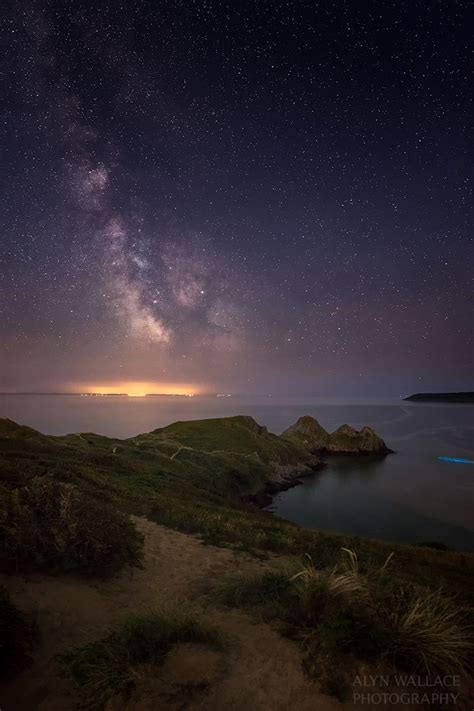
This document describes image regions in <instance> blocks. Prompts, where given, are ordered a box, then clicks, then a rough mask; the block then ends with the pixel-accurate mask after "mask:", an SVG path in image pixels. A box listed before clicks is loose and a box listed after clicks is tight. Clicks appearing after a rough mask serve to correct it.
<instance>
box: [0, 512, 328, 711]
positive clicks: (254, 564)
mask: <svg viewBox="0 0 474 711" xmlns="http://www.w3.org/2000/svg"><path fill="white" fill-rule="evenodd" d="M136 521H137V525H138V527H139V528H140V530H141V531H142V532H143V533H144V535H145V565H144V569H143V570H136V571H133V572H129V571H127V572H124V573H122V574H121V575H120V576H118V577H116V578H114V579H112V580H109V581H106V582H103V581H93V582H90V581H89V582H87V581H84V580H83V579H80V578H72V577H65V576H64V577H61V576H59V577H44V576H39V575H33V576H28V578H24V577H20V576H0V583H1V584H4V585H6V587H7V588H8V589H9V591H10V593H11V595H12V598H13V599H14V601H15V602H16V604H17V605H18V606H19V607H20V608H21V609H23V610H25V611H28V612H35V613H36V615H37V620H38V624H39V628H40V631H41V643H40V646H39V649H38V650H37V651H36V653H35V658H34V664H33V666H32V667H30V668H29V669H27V670H26V671H25V672H23V673H22V674H21V675H19V676H18V677H17V678H16V679H15V680H14V681H13V682H11V683H10V684H9V685H7V686H6V688H4V689H3V690H1V692H0V707H1V710H2V711H17V710H18V709H21V711H29V710H30V709H31V710H33V709H35V710H39V711H69V709H73V708H74V707H75V700H74V698H72V696H71V695H70V689H69V687H66V686H65V685H64V684H63V682H61V681H59V680H57V679H56V676H55V673H54V669H55V665H54V662H53V657H54V655H55V654H57V653H58V652H60V651H62V650H64V649H67V648H68V647H71V646H73V645H76V644H79V643H82V642H84V641H86V640H89V639H96V638H97V637H99V636H101V635H102V634H103V632H104V631H105V629H106V628H107V627H108V626H110V625H111V624H112V623H114V622H115V621H116V620H117V619H119V618H120V617H121V616H123V615H124V614H126V613H127V612H130V611H137V610H144V609H152V608H159V609H160V608H163V607H164V608H166V607H167V606H170V607H175V606H176V605H178V606H179V607H185V608H186V609H193V610H196V612H198V613H201V614H203V615H204V616H205V617H206V618H207V619H208V620H209V621H210V622H212V623H213V624H215V625H216V626H218V627H219V628H220V629H221V630H222V632H223V634H224V635H225V639H226V642H227V644H226V648H225V650H224V652H222V653H221V652H219V653H217V652H213V651H210V650H207V649H202V648H193V646H189V647H187V648H186V647H180V648H175V650H174V651H172V652H171V654H170V655H169V657H168V659H167V661H166V662H165V664H164V666H163V667H161V668H160V669H158V670H157V676H156V679H155V680H154V682H153V683H151V684H148V685H147V687H146V688H145V687H144V688H143V695H142V698H141V699H140V700H139V701H138V700H137V701H135V702H133V703H132V705H131V706H128V708H132V709H137V711H152V710H153V711H155V710H156V709H164V710H168V709H169V710H170V711H171V710H173V709H176V710H177V709H180V710H183V709H190V711H191V710H195V711H211V710H212V711H219V710H220V709H225V710H226V711H231V710H235V711H240V710H241V709H242V710H244V709H245V711H249V710H250V709H251V710H252V711H270V710H271V711H273V710H275V711H280V710H281V711H283V709H296V710H299V709H301V711H306V710H309V709H322V710H323V711H324V710H326V709H327V710H328V711H330V710H332V709H336V708H340V704H338V703H337V702H336V701H335V700H333V699H331V698H329V697H327V696H323V695H321V694H319V693H318V690H317V687H316V686H315V685H314V684H313V683H311V682H310V681H309V680H308V679H307V678H306V677H305V675H304V674H303V671H302V667H301V658H300V655H299V652H298V649H297V647H296V645H294V644H293V643H292V642H290V641H288V640H285V639H283V638H281V637H280V636H279V635H278V634H277V633H276V632H275V631H273V630H272V629H271V627H269V626H268V625H266V624H258V623H255V622H254V621H252V620H251V618H250V617H248V616H247V615H246V614H244V613H243V612H241V611H239V610H229V611H226V610H222V609H217V608H216V607H214V605H213V603H212V597H211V596H209V595H208V593H209V591H210V590H211V589H212V587H213V585H215V583H216V581H217V580H218V579H219V577H221V576H223V575H228V574H231V573H235V572H238V571H244V572H255V573H256V572H258V571H259V570H263V569H264V568H265V567H266V566H267V565H268V564H267V563H265V562H262V561H258V560H256V559H254V558H251V557H249V556H245V555H241V554H236V553H234V552H233V551H230V550H227V549H223V548H216V547H214V546H205V545H203V544H202V543H201V542H200V541H199V539H198V538H197V537H194V536H189V535H186V534H183V533H179V532H177V531H173V530H171V529H168V528H165V527H163V526H159V525H157V524H154V523H152V522H151V521H147V520H145V519H137V520H136ZM109 706H110V711H115V710H117V711H118V710H119V709H120V710H121V709H124V708H125V707H124V706H123V704H122V703H121V702H119V701H113V702H111V703H110V704H109Z"/></svg>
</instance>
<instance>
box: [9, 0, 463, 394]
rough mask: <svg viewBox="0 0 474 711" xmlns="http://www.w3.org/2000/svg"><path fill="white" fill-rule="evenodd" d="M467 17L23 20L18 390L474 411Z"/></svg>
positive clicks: (112, 5)
mask: <svg viewBox="0 0 474 711" xmlns="http://www.w3.org/2000/svg"><path fill="white" fill-rule="evenodd" d="M469 6H470V3H468V2H462V1H459V2H457V1H456V0H450V1H447V0H432V1H430V2H426V0H410V1H409V2H407V1H406V0H395V1H393V2H390V1H388V0H373V1H361V0H357V1H355V0H354V2H351V1H349V0H340V1H338V2H336V1H330V0H324V1H323V0H322V1H321V2H312V1H305V0H301V1H298V0H293V1H292V2H270V1H265V0H262V1H261V2H242V1H241V0H239V2H228V1H226V0H215V1H214V0H196V1H194V2H193V1H192V0H183V1H181V2H179V1H174V2H173V1H172V0H170V1H169V2H156V1H155V2H152V1H151V0H150V1H149V2H145V1H139V0H137V1H130V2H126V1H124V2H112V0H109V2H104V1H103V0H94V2H85V1H81V0H74V1H73V0H70V2H55V1H54V0H52V1H51V2H47V1H46V2H43V1H42V0H38V1H36V0H31V1H27V0H20V1H18V0H15V2H12V3H10V4H9V5H8V3H6V4H5V3H3V4H2V10H1V12H2V15H3V20H4V22H3V23H2V30H1V38H0V39H1V47H2V55H3V57H2V60H1V77H0V79H1V87H2V88H1V90H0V98H1V101H0V108H1V113H2V117H1V126H2V132H1V151H2V171H1V180H2V185H1V194H0V201H1V203H0V221H1V233H0V234H1V239H2V243H3V248H2V256H3V258H4V259H3V260H2V261H3V266H2V272H3V277H2V281H1V297H2V299H1V300H2V317H1V335H2V343H3V348H2V350H3V356H2V360H3V361H4V362H3V364H2V383H1V387H0V389H2V390H4V391H5V390H6V391H17V390H21V391H45V390H54V391H81V390H97V389H98V388H103V389H104V388H105V389H106V390H107V389H108V390H110V389H111V388H115V389H119V390H121V391H123V389H124V387H125V389H127V387H126V386H123V384H127V386H128V389H130V388H131V389H132V390H133V387H134V386H133V385H128V384H130V383H136V382H145V383H147V384H150V385H147V386H146V387H147V389H148V390H154V391H160V390H162V391H164V390H166V389H169V390H171V391H177V392H178V391H183V392H185V391H189V392H191V391H192V392H205V391H206V392H232V393H250V394H268V393H272V394H274V395H275V394H277V395H278V394H288V393H296V394H299V395H301V394H307V395H324V396H330V395H337V396H345V395H351V396H354V395H358V396H364V395H366V394H367V395H370V396H374V395H386V394H394V395H403V394H409V393H410V392H412V391H419V390H443V389H450V390H451V389H468V388H471V389H472V379H471V376H472V373H473V372H474V344H473V327H472V326H473V323H474V308H473V301H474V299H473V273H474V272H473V266H474V265H473V259H472V257H473V240H472V231H471V229H470V228H471V227H472V213H471V211H470V210H471V206H472V200H471V197H472V192H471V190H472V188H471V184H470V180H469V179H470V173H471V165H472V157H473V156H472V154H470V143H471V140H470V139H471V138H472V135H470V122H471V118H472V113H471V112H472V105H471V90H470V86H471V79H472V77H471V75H470V61H469V60H470V31H471V29H472V20H471V18H470V17H469V16H468V10H469ZM144 387H145V386H144Z"/></svg>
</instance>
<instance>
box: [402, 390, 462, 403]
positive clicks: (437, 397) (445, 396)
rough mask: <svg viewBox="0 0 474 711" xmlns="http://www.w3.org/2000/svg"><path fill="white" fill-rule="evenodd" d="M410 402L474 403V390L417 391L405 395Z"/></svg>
mask: <svg viewBox="0 0 474 711" xmlns="http://www.w3.org/2000/svg"><path fill="white" fill-rule="evenodd" d="M403 399H404V400H408V401H409V402H456V403H474V392H459V393H415V394H414V395H409V396H408V397H404V398H403Z"/></svg>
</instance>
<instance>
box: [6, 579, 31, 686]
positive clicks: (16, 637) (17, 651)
mask: <svg viewBox="0 0 474 711" xmlns="http://www.w3.org/2000/svg"><path fill="white" fill-rule="evenodd" d="M35 636H36V628H35V625H34V623H33V622H32V621H31V620H29V619H28V617H27V616H25V615H23V614H22V613H21V612H20V611H19V610H18V609H17V608H16V607H15V605H14V604H13V602H12V601H11V599H10V596H9V594H8V592H7V590H6V589H5V588H4V587H3V586H0V678H6V677H10V676H13V675H14V674H15V673H16V672H18V671H20V670H21V669H23V667H25V666H26V665H27V664H28V662H29V661H30V657H29V652H30V649H31V647H32V644H33V642H34V639H35Z"/></svg>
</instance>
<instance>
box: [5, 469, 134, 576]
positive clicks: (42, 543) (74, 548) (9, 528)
mask: <svg viewBox="0 0 474 711" xmlns="http://www.w3.org/2000/svg"><path fill="white" fill-rule="evenodd" d="M142 544H143V539H142V537H141V535H140V534H139V533H138V531H137V530H136V528H135V526H134V525H133V523H132V522H131V521H130V519H129V518H128V517H127V516H126V515H125V514H122V513H120V512H119V511H117V510H115V509H113V508H112V507H111V506H108V505H107V504H104V503H99V501H98V500H97V499H94V498H92V497H91V496H89V495H87V494H85V493H83V492H81V491H80V490H79V489H78V488H77V487H76V486H74V485H73V484H66V483H61V482H58V481H56V480H55V479H53V478H52V477H48V476H38V477H34V478H33V479H31V480H30V481H29V482H28V484H27V485H26V486H22V487H20V488H17V489H8V488H6V487H4V486H1V487H0V565H1V566H2V568H4V569H9V570H12V569H14V570H23V569H28V568H39V569H43V570H46V571H48V572H52V573H56V572H66V571H78V572H79V573H82V574H84V575H108V574H112V573H114V572H116V571H117V570H119V569H120V568H121V567H122V566H123V565H125V564H127V563H128V564H131V565H138V564H139V562H140V557H141V550H142Z"/></svg>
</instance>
